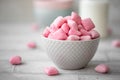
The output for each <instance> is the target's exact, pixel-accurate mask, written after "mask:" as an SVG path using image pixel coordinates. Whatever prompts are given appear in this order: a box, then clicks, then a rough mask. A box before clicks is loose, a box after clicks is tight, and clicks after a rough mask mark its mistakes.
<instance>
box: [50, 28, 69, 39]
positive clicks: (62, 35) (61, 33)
mask: <svg viewBox="0 0 120 80" xmlns="http://www.w3.org/2000/svg"><path fill="white" fill-rule="evenodd" d="M48 38H51V39H56V40H66V39H67V35H66V33H65V32H64V31H63V30H62V29H59V30H57V31H56V32H54V33H50V35H49V36H48Z"/></svg>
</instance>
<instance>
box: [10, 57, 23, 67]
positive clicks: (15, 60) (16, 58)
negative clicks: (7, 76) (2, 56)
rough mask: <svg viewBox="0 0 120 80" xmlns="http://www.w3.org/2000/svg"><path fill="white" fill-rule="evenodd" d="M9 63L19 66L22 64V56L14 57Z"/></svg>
mask: <svg viewBox="0 0 120 80" xmlns="http://www.w3.org/2000/svg"><path fill="white" fill-rule="evenodd" d="M9 62H10V64H12V65H19V64H21V62H22V59H21V57H20V56H12V57H11V58H10V59H9Z"/></svg>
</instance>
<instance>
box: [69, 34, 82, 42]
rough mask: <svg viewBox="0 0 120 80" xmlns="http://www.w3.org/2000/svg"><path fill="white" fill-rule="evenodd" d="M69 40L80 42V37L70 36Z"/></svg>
mask: <svg viewBox="0 0 120 80" xmlns="http://www.w3.org/2000/svg"><path fill="white" fill-rule="evenodd" d="M67 40H72V41H76V40H80V37H79V36H77V35H70V36H68V38H67Z"/></svg>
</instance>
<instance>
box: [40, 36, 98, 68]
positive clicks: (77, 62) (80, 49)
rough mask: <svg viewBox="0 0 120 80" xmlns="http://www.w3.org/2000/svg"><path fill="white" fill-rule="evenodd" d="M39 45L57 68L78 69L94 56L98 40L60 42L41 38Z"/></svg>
mask: <svg viewBox="0 0 120 80" xmlns="http://www.w3.org/2000/svg"><path fill="white" fill-rule="evenodd" d="M41 43H42V48H43V49H44V50H45V51H46V52H47V54H48V56H49V57H50V58H51V59H52V61H53V62H54V63H55V64H56V65H57V66H58V67H59V68H62V69H80V68H83V67H85V66H86V65H87V64H88V62H89V61H90V60H91V59H92V57H93V56H94V54H95V52H96V50H97V47H98V43H99V38H97V39H93V40H89V41H62V40H53V39H49V38H45V37H43V36H41Z"/></svg>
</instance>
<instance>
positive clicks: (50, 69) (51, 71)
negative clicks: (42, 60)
mask: <svg viewBox="0 0 120 80" xmlns="http://www.w3.org/2000/svg"><path fill="white" fill-rule="evenodd" d="M44 72H45V73H46V74H47V75H48V76H53V75H58V74H59V71H58V70H57V69H56V68H55V67H46V68H45V69H44Z"/></svg>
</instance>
